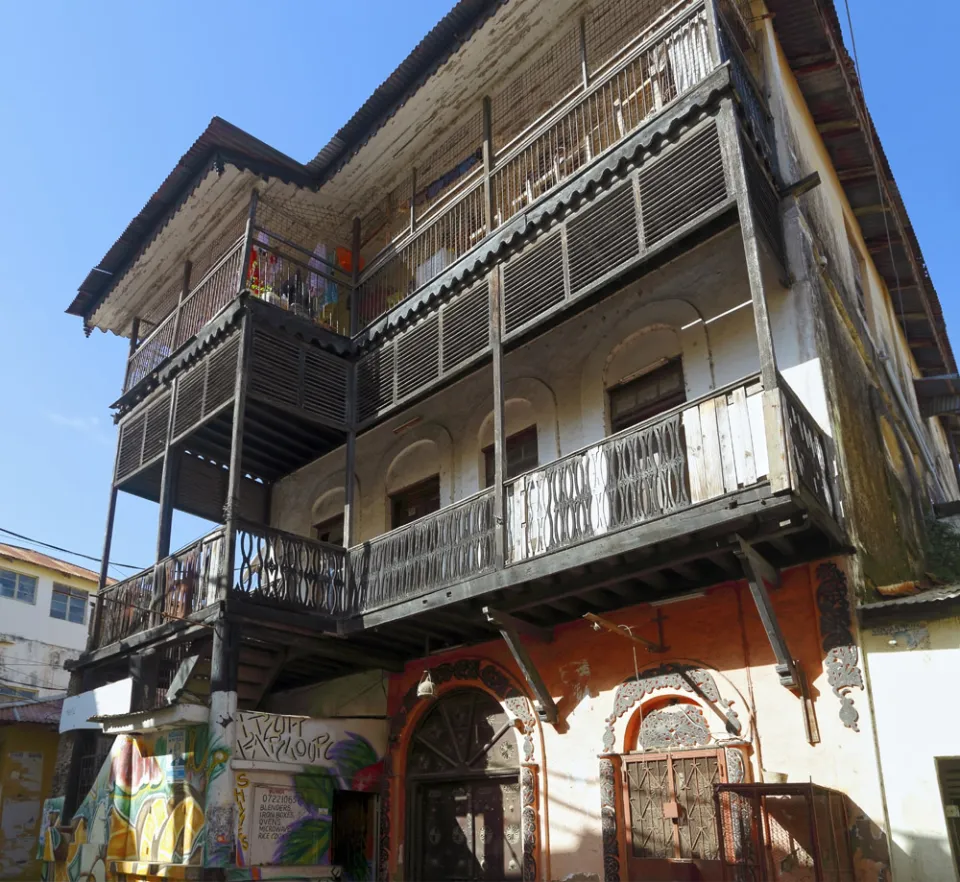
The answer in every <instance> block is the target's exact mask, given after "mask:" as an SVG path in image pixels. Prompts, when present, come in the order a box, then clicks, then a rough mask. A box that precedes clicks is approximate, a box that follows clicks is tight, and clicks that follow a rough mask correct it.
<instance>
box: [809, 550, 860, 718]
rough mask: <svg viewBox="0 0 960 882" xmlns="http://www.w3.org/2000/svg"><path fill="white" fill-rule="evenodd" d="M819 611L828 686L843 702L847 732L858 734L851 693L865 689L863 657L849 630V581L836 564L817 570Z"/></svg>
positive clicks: (841, 707) (841, 706)
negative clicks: (862, 667) (853, 690)
mask: <svg viewBox="0 0 960 882" xmlns="http://www.w3.org/2000/svg"><path fill="white" fill-rule="evenodd" d="M817 578H818V579H819V580H820V584H819V586H817V607H818V608H819V610H820V639H821V646H822V647H823V651H824V652H825V653H826V654H827V655H826V659H825V660H824V665H825V667H826V669H827V682H829V684H830V688H831V689H833V694H834V695H836V696H837V698H839V699H840V720H841V722H842V723H843V725H844V726H846V727H847V728H848V729H853V731H854V732H859V731H860V727H859V726H858V725H857V721H858V720H859V719H860V714H859V713H858V712H857V709H856V708H855V707H854V706H853V699H852V698H851V697H850V690H851V689H853V688H854V687H857V688H859V689H863V675H862V674H861V673H860V668H859V667H858V664H859V661H860V653H859V651H858V650H857V644H856V642H855V641H854V639H853V633H852V631H851V630H850V597H849V595H848V593H847V579H846V576H844V574H843V572H842V571H841V570H840V568H839V567H838V566H837V565H836V564H835V563H832V562H831V563H824V564H820V566H818V567H817Z"/></svg>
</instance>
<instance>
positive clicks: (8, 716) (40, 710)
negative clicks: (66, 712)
mask: <svg viewBox="0 0 960 882" xmlns="http://www.w3.org/2000/svg"><path fill="white" fill-rule="evenodd" d="M64 697H65V696H63V695H58V696H56V697H55V698H34V699H30V700H29V701H13V702H10V703H9V704H0V726H10V725H13V724H14V723H38V724H40V725H43V726H59V725H60V714H61V712H62V711H63V699H64Z"/></svg>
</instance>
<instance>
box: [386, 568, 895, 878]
mask: <svg viewBox="0 0 960 882" xmlns="http://www.w3.org/2000/svg"><path fill="white" fill-rule="evenodd" d="M816 566H817V565H816V564H812V565H809V566H801V567H796V568H794V569H792V570H788V571H786V572H785V573H783V574H782V585H781V587H780V588H779V589H777V590H775V591H773V592H772V594H771V597H772V602H773V605H774V609H775V611H776V614H777V616H778V618H779V621H780V624H781V628H782V630H783V632H784V635H785V637H786V640H787V643H788V646H789V647H790V650H791V652H792V654H793V655H794V657H795V658H797V659H799V661H800V663H801V665H802V667H803V669H804V671H805V672H806V675H807V679H808V681H809V682H810V685H811V692H812V695H813V697H814V706H815V709H816V716H817V721H818V724H819V730H820V738H821V740H820V743H819V744H817V745H810V744H808V742H807V739H806V735H805V730H804V725H803V715H802V705H801V701H800V699H799V698H798V697H797V696H795V695H794V694H793V693H792V692H790V691H789V690H787V689H786V688H784V687H783V686H781V685H780V683H779V679H778V677H777V674H776V671H775V667H774V666H775V657H774V654H773V651H772V650H771V648H770V644H769V642H768V640H767V637H766V633H765V632H764V629H763V625H762V623H761V621H760V617H759V615H758V613H757V610H756V607H755V606H754V604H753V600H752V597H751V595H750V591H749V589H748V587H747V585H746V583H745V582H736V583H735V582H730V583H725V584H722V585H718V586H715V587H713V588H711V589H710V590H709V591H708V592H707V594H706V595H705V596H703V597H699V598H693V599H690V600H686V601H683V602H679V603H675V604H670V605H667V606H664V607H661V612H662V613H663V615H664V617H665V621H664V642H665V643H666V645H667V647H668V651H667V652H666V653H664V654H662V655H655V654H652V653H649V652H647V651H645V650H644V649H643V648H642V647H640V646H637V654H636V662H637V666H638V667H639V669H640V671H641V672H643V670H644V669H647V668H651V667H656V666H657V665H659V664H663V663H664V662H670V661H686V662H692V663H695V664H696V665H697V666H700V667H704V668H707V669H708V670H710V671H711V673H712V674H713V676H714V678H715V680H716V683H717V686H718V688H719V691H720V694H721V696H722V697H723V698H724V699H729V700H732V701H733V705H732V709H733V710H734V711H736V712H737V714H738V716H739V719H740V721H741V723H742V725H743V733H744V735H745V736H746V737H748V738H749V740H750V741H751V748H750V766H751V769H750V771H748V775H752V779H753V780H761V777H762V773H761V765H760V761H759V759H758V757H762V767H763V768H765V769H766V770H768V771H773V772H781V773H785V774H787V776H788V780H789V781H790V782H805V781H808V780H810V779H812V780H813V781H814V782H815V783H817V784H822V785H824V786H828V787H835V788H837V789H840V790H843V791H844V792H846V793H847V794H848V795H849V796H850V797H851V799H852V800H853V801H854V802H855V803H856V804H857V805H858V806H859V807H860V808H861V809H863V811H864V812H865V813H866V815H867V816H868V817H870V818H873V819H874V820H877V821H879V819H880V818H881V817H882V808H881V803H880V794H879V787H878V785H877V781H876V779H877V774H876V764H875V759H874V752H873V734H872V731H871V729H870V721H869V718H868V708H867V697H866V694H865V693H864V692H863V691H862V690H854V691H853V692H852V694H851V697H852V698H853V699H854V703H855V705H856V707H857V709H858V711H859V713H860V720H859V728H860V731H859V732H855V731H853V730H851V729H848V728H846V727H845V726H844V725H843V723H842V722H841V721H840V719H839V716H838V713H839V710H840V700H839V699H838V698H837V697H836V696H835V695H834V694H833V692H832V690H831V688H830V686H829V684H828V683H827V676H826V672H825V668H824V653H823V652H822V651H821V649H820V637H819V630H818V613H817V604H816V593H815V592H816V588H817V580H816ZM841 568H842V563H841ZM655 614H656V610H655V609H654V608H652V607H651V606H649V605H647V604H643V605H639V606H634V607H627V608H624V609H621V610H617V611H615V612H612V613H608V614H606V615H605V617H606V618H607V619H609V620H610V621H612V622H614V623H616V624H618V625H621V624H623V625H628V626H630V627H632V628H633V629H634V631H635V633H637V634H639V635H641V636H644V637H646V638H648V639H656V636H657V631H656V625H655V623H654V622H653V617H654V615H655ZM525 643H526V644H527V647H528V650H529V652H530V655H531V657H532V659H533V661H534V663H535V664H536V666H537V668H538V670H539V672H540V674H541V676H542V677H543V679H544V682H545V684H546V686H547V688H548V689H549V691H550V693H551V695H552V696H553V698H554V701H555V702H556V703H557V706H558V709H559V716H560V721H559V724H558V725H556V726H554V725H551V724H543V725H541V726H540V731H539V735H540V738H539V739H535V741H538V743H536V756H535V762H537V763H539V768H540V771H539V776H538V778H539V791H540V792H539V799H540V823H541V832H540V837H539V838H540V850H541V858H540V862H539V867H538V870H539V877H540V878H541V879H563V878H564V877H565V876H568V875H570V874H575V873H586V874H596V875H597V877H598V878H600V879H602V878H603V854H602V841H601V831H600V790H599V781H598V755H599V754H601V753H602V751H603V745H602V737H603V732H604V728H605V726H606V718H607V717H608V716H609V715H610V714H611V713H612V710H613V702H614V695H615V692H616V689H617V687H618V686H619V685H620V684H621V683H622V682H623V681H624V680H626V679H628V678H629V677H632V676H633V675H634V658H633V652H632V647H633V646H634V644H633V643H632V642H631V641H629V640H626V639H620V638H618V637H617V635H615V634H610V633H608V632H604V631H600V632H597V631H594V630H593V629H592V628H591V627H590V626H589V625H588V624H587V623H586V622H582V621H578V622H573V623H570V624H567V625H563V626H560V627H558V628H557V629H556V631H555V637H554V640H553V642H552V643H549V644H543V643H536V642H533V641H529V640H525ZM460 658H480V659H484V660H487V661H489V662H492V663H494V664H497V665H498V666H500V667H501V668H502V669H504V670H505V671H506V672H508V673H509V674H510V675H511V676H512V677H513V679H514V680H515V682H516V683H518V684H523V682H524V681H523V678H522V675H521V673H520V671H519V669H518V668H517V666H516V664H515V662H514V660H513V658H512V656H511V655H510V652H509V650H508V649H507V646H506V644H505V643H503V642H502V641H492V642H490V643H485V644H482V645H480V646H475V647H470V648H467V649H462V650H454V651H451V652H449V653H444V654H440V655H436V656H431V657H430V658H429V659H424V660H420V661H418V662H414V663H411V664H409V665H408V666H407V669H406V671H405V672H404V673H402V674H399V675H395V676H394V677H392V678H391V681H390V685H389V694H388V707H389V711H390V713H391V714H394V713H396V711H397V709H398V708H399V707H400V703H401V702H402V699H403V696H404V695H405V694H406V692H407V690H408V689H409V688H410V687H411V686H414V685H415V684H416V683H417V682H418V681H419V679H420V677H421V675H422V674H423V671H424V669H425V668H434V667H437V666H438V665H441V664H443V663H445V662H450V661H455V660H456V659H460ZM457 685H458V683H457V682H456V681H454V682H451V683H447V684H445V685H444V687H442V688H441V689H438V694H442V692H443V691H445V690H447V689H450V688H456V686H457ZM460 685H475V684H460ZM523 691H524V692H526V693H527V694H528V695H529V694H530V693H529V690H528V689H526V688H523ZM424 704H425V702H420V703H419V704H418V707H417V708H416V710H415V711H414V712H413V713H411V714H410V721H409V722H408V724H407V729H406V730H405V732H404V738H403V739H402V741H405V740H406V738H407V737H408V736H409V731H410V729H411V728H412V726H414V725H415V720H416V719H417V717H418V716H419V712H421V711H422V707H421V706H420V705H424ZM634 710H635V709H634ZM631 713H633V711H630V712H628V713H627V714H626V715H625V717H624V718H623V719H621V720H618V721H617V723H616V725H615V732H616V738H617V741H616V750H617V751H618V752H619V751H622V750H623V749H624V743H623V742H624V734H625V731H626V729H627V724H628V718H629V717H630V714H631ZM754 717H755V724H754V722H753V721H754ZM402 763H403V757H402V755H399V753H398V752H396V751H395V752H394V756H393V770H392V774H393V776H394V777H393V784H394V786H393V788H392V791H391V828H392V835H391V868H392V870H393V873H392V875H391V878H401V877H400V876H399V874H398V873H397V859H398V856H399V852H398V842H399V841H400V840H401V839H402V831H403V830H404V814H403V803H404V798H403V793H402V792H401V790H402V787H401V786H400V779H399V777H398V774H399V772H400V771H401V769H402ZM621 827H622V819H621ZM398 834H399V835H398ZM871 874H872V875H871ZM858 875H860V877H861V878H864V879H866V878H872V879H876V878H878V876H877V872H876V868H875V867H874V866H873V865H872V864H871V863H870V862H869V861H867V862H866V863H865V865H864V866H863V868H862V872H861V873H860V874H858Z"/></svg>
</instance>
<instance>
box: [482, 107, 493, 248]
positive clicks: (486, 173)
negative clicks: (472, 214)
mask: <svg viewBox="0 0 960 882" xmlns="http://www.w3.org/2000/svg"><path fill="white" fill-rule="evenodd" d="M483 213H484V222H485V224H486V228H487V235H489V234H490V233H492V232H493V226H494V224H493V110H492V104H491V102H490V96H489V95H484V96H483Z"/></svg>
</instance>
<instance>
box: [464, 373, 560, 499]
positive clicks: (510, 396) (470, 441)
mask: <svg viewBox="0 0 960 882" xmlns="http://www.w3.org/2000/svg"><path fill="white" fill-rule="evenodd" d="M503 412H504V437H507V438H509V437H510V436H511V435H514V434H516V433H517V432H520V431H522V430H523V429H526V428H529V427H530V426H534V425H535V426H536V427H537V454H538V457H539V461H540V463H541V464H543V463H547V462H551V461H553V460H554V459H556V458H557V457H558V456H559V455H560V441H559V425H558V421H557V399H556V395H555V394H554V391H553V389H552V388H551V387H550V386H548V385H547V384H546V383H544V382H543V381H542V380H540V379H537V378H536V377H518V378H516V379H513V380H510V381H508V382H507V383H505V384H504V402H503ZM492 443H493V396H492V395H488V396H487V397H486V399H485V400H484V401H483V402H482V404H480V406H479V407H477V408H476V409H475V410H474V412H473V413H472V414H471V416H470V418H469V419H468V420H467V422H466V425H465V427H464V432H463V442H462V450H461V452H460V475H461V480H462V487H461V490H460V495H461V496H469V495H470V494H471V493H475V492H477V491H478V490H480V489H481V487H482V484H483V475H484V456H483V451H484V449H485V448H486V447H489V446H490V445H491V444H492Z"/></svg>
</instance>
